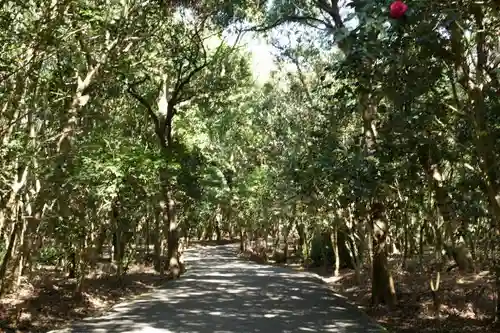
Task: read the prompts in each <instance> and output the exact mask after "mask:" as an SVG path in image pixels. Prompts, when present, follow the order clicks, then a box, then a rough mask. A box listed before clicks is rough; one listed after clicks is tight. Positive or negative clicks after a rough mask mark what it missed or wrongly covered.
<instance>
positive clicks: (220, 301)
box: [49, 245, 382, 333]
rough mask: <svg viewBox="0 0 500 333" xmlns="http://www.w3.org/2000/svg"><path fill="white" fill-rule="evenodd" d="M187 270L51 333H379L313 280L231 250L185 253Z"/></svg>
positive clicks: (230, 247) (200, 249)
mask: <svg viewBox="0 0 500 333" xmlns="http://www.w3.org/2000/svg"><path fill="white" fill-rule="evenodd" d="M185 257H186V262H187V269H188V271H187V272H186V273H185V275H183V276H182V278H181V279H179V280H175V281H170V282H168V283H167V284H166V287H165V288H162V289H158V290H156V291H155V292H154V293H150V294H147V295H144V296H141V297H139V298H136V299H134V300H133V301H130V302H127V303H122V304H119V305H117V306H115V307H113V309H112V310H111V312H109V313H108V314H106V315H104V316H102V317H96V318H88V319H86V320H85V321H83V322H79V323H76V324H74V325H73V326H72V327H71V328H67V329H65V330H57V331H52V332H49V333H63V332H64V333H132V332H134V333H140V332H141V333H296V332H297V333H298V332H302V333H306V332H316V333H326V332H328V333H330V332H334V333H340V332H345V333H380V332H382V328H381V327H380V326H378V325H376V324H375V323H374V322H373V321H371V319H369V318H368V316H366V315H365V314H363V313H362V312H360V311H359V310H358V309H357V308H355V307H353V306H350V305H349V304H347V303H346V302H345V301H344V300H343V299H342V298H340V297H337V296H335V295H333V294H332V293H331V292H330V291H329V289H328V288H327V286H326V285H324V284H322V283H320V282H319V279H317V278H315V277H313V276H312V275H308V274H307V273H299V272H295V271H292V270H289V269H286V268H280V267H271V266H264V265H258V264H255V263H252V262H248V261H246V260H240V259H238V258H237V257H236V247H235V246H234V245H224V246H217V247H197V248H192V249H189V250H187V251H186V252H185Z"/></svg>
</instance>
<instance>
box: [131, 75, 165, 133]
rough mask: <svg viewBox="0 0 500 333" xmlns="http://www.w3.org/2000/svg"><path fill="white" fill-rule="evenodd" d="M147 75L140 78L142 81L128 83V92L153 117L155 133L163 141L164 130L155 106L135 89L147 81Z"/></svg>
mask: <svg viewBox="0 0 500 333" xmlns="http://www.w3.org/2000/svg"><path fill="white" fill-rule="evenodd" d="M147 79H148V78H147V77H145V78H144V79H142V80H140V81H137V82H134V83H131V84H129V85H128V88H127V92H128V93H129V94H130V95H131V96H132V97H134V98H135V99H136V100H137V101H138V102H139V103H140V104H141V105H142V106H143V107H144V108H145V109H146V111H147V113H148V115H149V117H150V118H151V121H152V122H153V125H154V127H155V133H156V135H157V136H158V137H159V138H161V139H162V140H161V141H163V132H162V128H161V126H160V121H159V119H158V116H157V115H156V114H155V112H154V111H153V107H152V106H151V104H150V103H149V102H148V101H147V100H146V99H145V98H144V97H142V96H141V95H139V94H138V93H137V92H136V91H135V87H136V86H138V85H140V84H142V83H144V82H146V81H147Z"/></svg>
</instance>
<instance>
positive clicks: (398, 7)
mask: <svg viewBox="0 0 500 333" xmlns="http://www.w3.org/2000/svg"><path fill="white" fill-rule="evenodd" d="M389 9H390V15H391V17H392V18H394V19H400V18H402V17H403V16H404V15H405V13H406V11H407V10H408V6H407V5H406V4H405V3H404V2H403V1H401V0H396V1H394V2H393V3H391V6H390V8H389Z"/></svg>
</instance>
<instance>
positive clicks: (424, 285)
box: [242, 253, 500, 333]
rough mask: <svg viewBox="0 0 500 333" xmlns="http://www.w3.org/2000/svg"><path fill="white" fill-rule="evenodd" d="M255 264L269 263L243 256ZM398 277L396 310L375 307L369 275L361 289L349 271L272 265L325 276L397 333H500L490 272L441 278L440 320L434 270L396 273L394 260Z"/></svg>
mask: <svg viewBox="0 0 500 333" xmlns="http://www.w3.org/2000/svg"><path fill="white" fill-rule="evenodd" d="M242 256H244V257H246V258H248V259H249V260H252V261H255V262H258V263H261V264H262V263H263V261H262V259H259V256H256V255H254V254H251V253H245V254H242ZM391 260H392V267H393V268H392V273H393V278H394V282H395V286H396V291H397V295H398V304H397V306H396V307H395V308H394V309H389V308H387V307H385V306H377V307H375V308H374V307H371V306H370V300H371V298H370V297H371V291H370V288H371V283H370V279H369V274H368V272H367V270H366V269H364V271H363V272H362V274H361V275H362V278H361V279H362V281H361V282H362V283H361V284H357V283H356V279H355V276H354V271H353V270H349V269H344V270H341V271H340V275H339V276H337V277H335V276H333V270H329V269H325V268H305V267H304V266H303V265H300V264H298V263H297V262H296V260H295V262H294V260H293V258H291V259H290V261H289V262H288V263H287V264H276V263H275V262H273V261H272V260H271V259H269V260H268V262H267V263H268V264H273V265H278V266H287V267H291V268H294V269H296V270H301V271H303V270H305V271H309V272H313V273H316V274H318V275H320V276H321V277H322V278H323V280H324V281H325V282H326V283H327V284H328V285H329V286H330V287H331V289H332V290H333V291H334V292H335V293H337V294H340V295H342V296H344V297H346V298H347V299H348V301H349V302H350V303H351V304H354V305H357V306H358V307H359V308H361V309H363V310H364V311H365V312H366V313H367V314H368V315H369V316H370V317H372V318H373V319H374V320H376V321H377V322H378V323H379V324H380V325H382V326H383V327H385V328H386V329H387V330H388V331H389V332H394V333H431V332H432V333H437V332H450V333H454V332H457V333H458V332H467V333H468V332H477V333H489V332H492V333H493V332H496V333H498V332H500V327H498V326H495V325H494V324H492V319H491V318H492V315H493V313H494V297H493V278H492V276H491V275H490V274H489V271H488V270H479V271H478V272H477V273H460V272H459V271H457V270H452V271H450V272H442V273H441V283H440V286H439V295H440V297H441V304H442V305H441V310H440V317H439V319H438V318H436V316H435V315H434V314H435V312H434V308H433V301H432V293H431V290H430V279H431V277H432V278H433V279H434V281H435V279H436V275H435V274H434V275H432V273H431V271H430V269H420V268H417V266H418V265H417V264H414V263H412V262H409V265H408V266H409V267H413V268H408V269H407V270H402V269H396V268H394V267H400V266H401V265H398V258H392V259H391ZM433 265H434V263H433V260H432V259H429V258H428V259H426V262H424V263H423V265H422V267H433Z"/></svg>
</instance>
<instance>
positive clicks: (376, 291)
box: [371, 204, 396, 307]
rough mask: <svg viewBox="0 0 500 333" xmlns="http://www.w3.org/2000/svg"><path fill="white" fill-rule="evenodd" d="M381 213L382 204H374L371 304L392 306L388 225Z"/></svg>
mask: <svg viewBox="0 0 500 333" xmlns="http://www.w3.org/2000/svg"><path fill="white" fill-rule="evenodd" d="M382 214H383V206H382V205H381V204H376V205H374V208H373V210H372V216H371V220H372V230H373V233H372V240H373V264H372V305H377V304H379V303H383V304H386V305H388V306H391V307H392V306H394V305H395V304H396V291H395V288H394V281H393V279H392V275H391V273H390V270H389V267H388V260H387V246H386V240H387V235H388V225H387V223H386V222H385V221H384V219H383V217H382Z"/></svg>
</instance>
